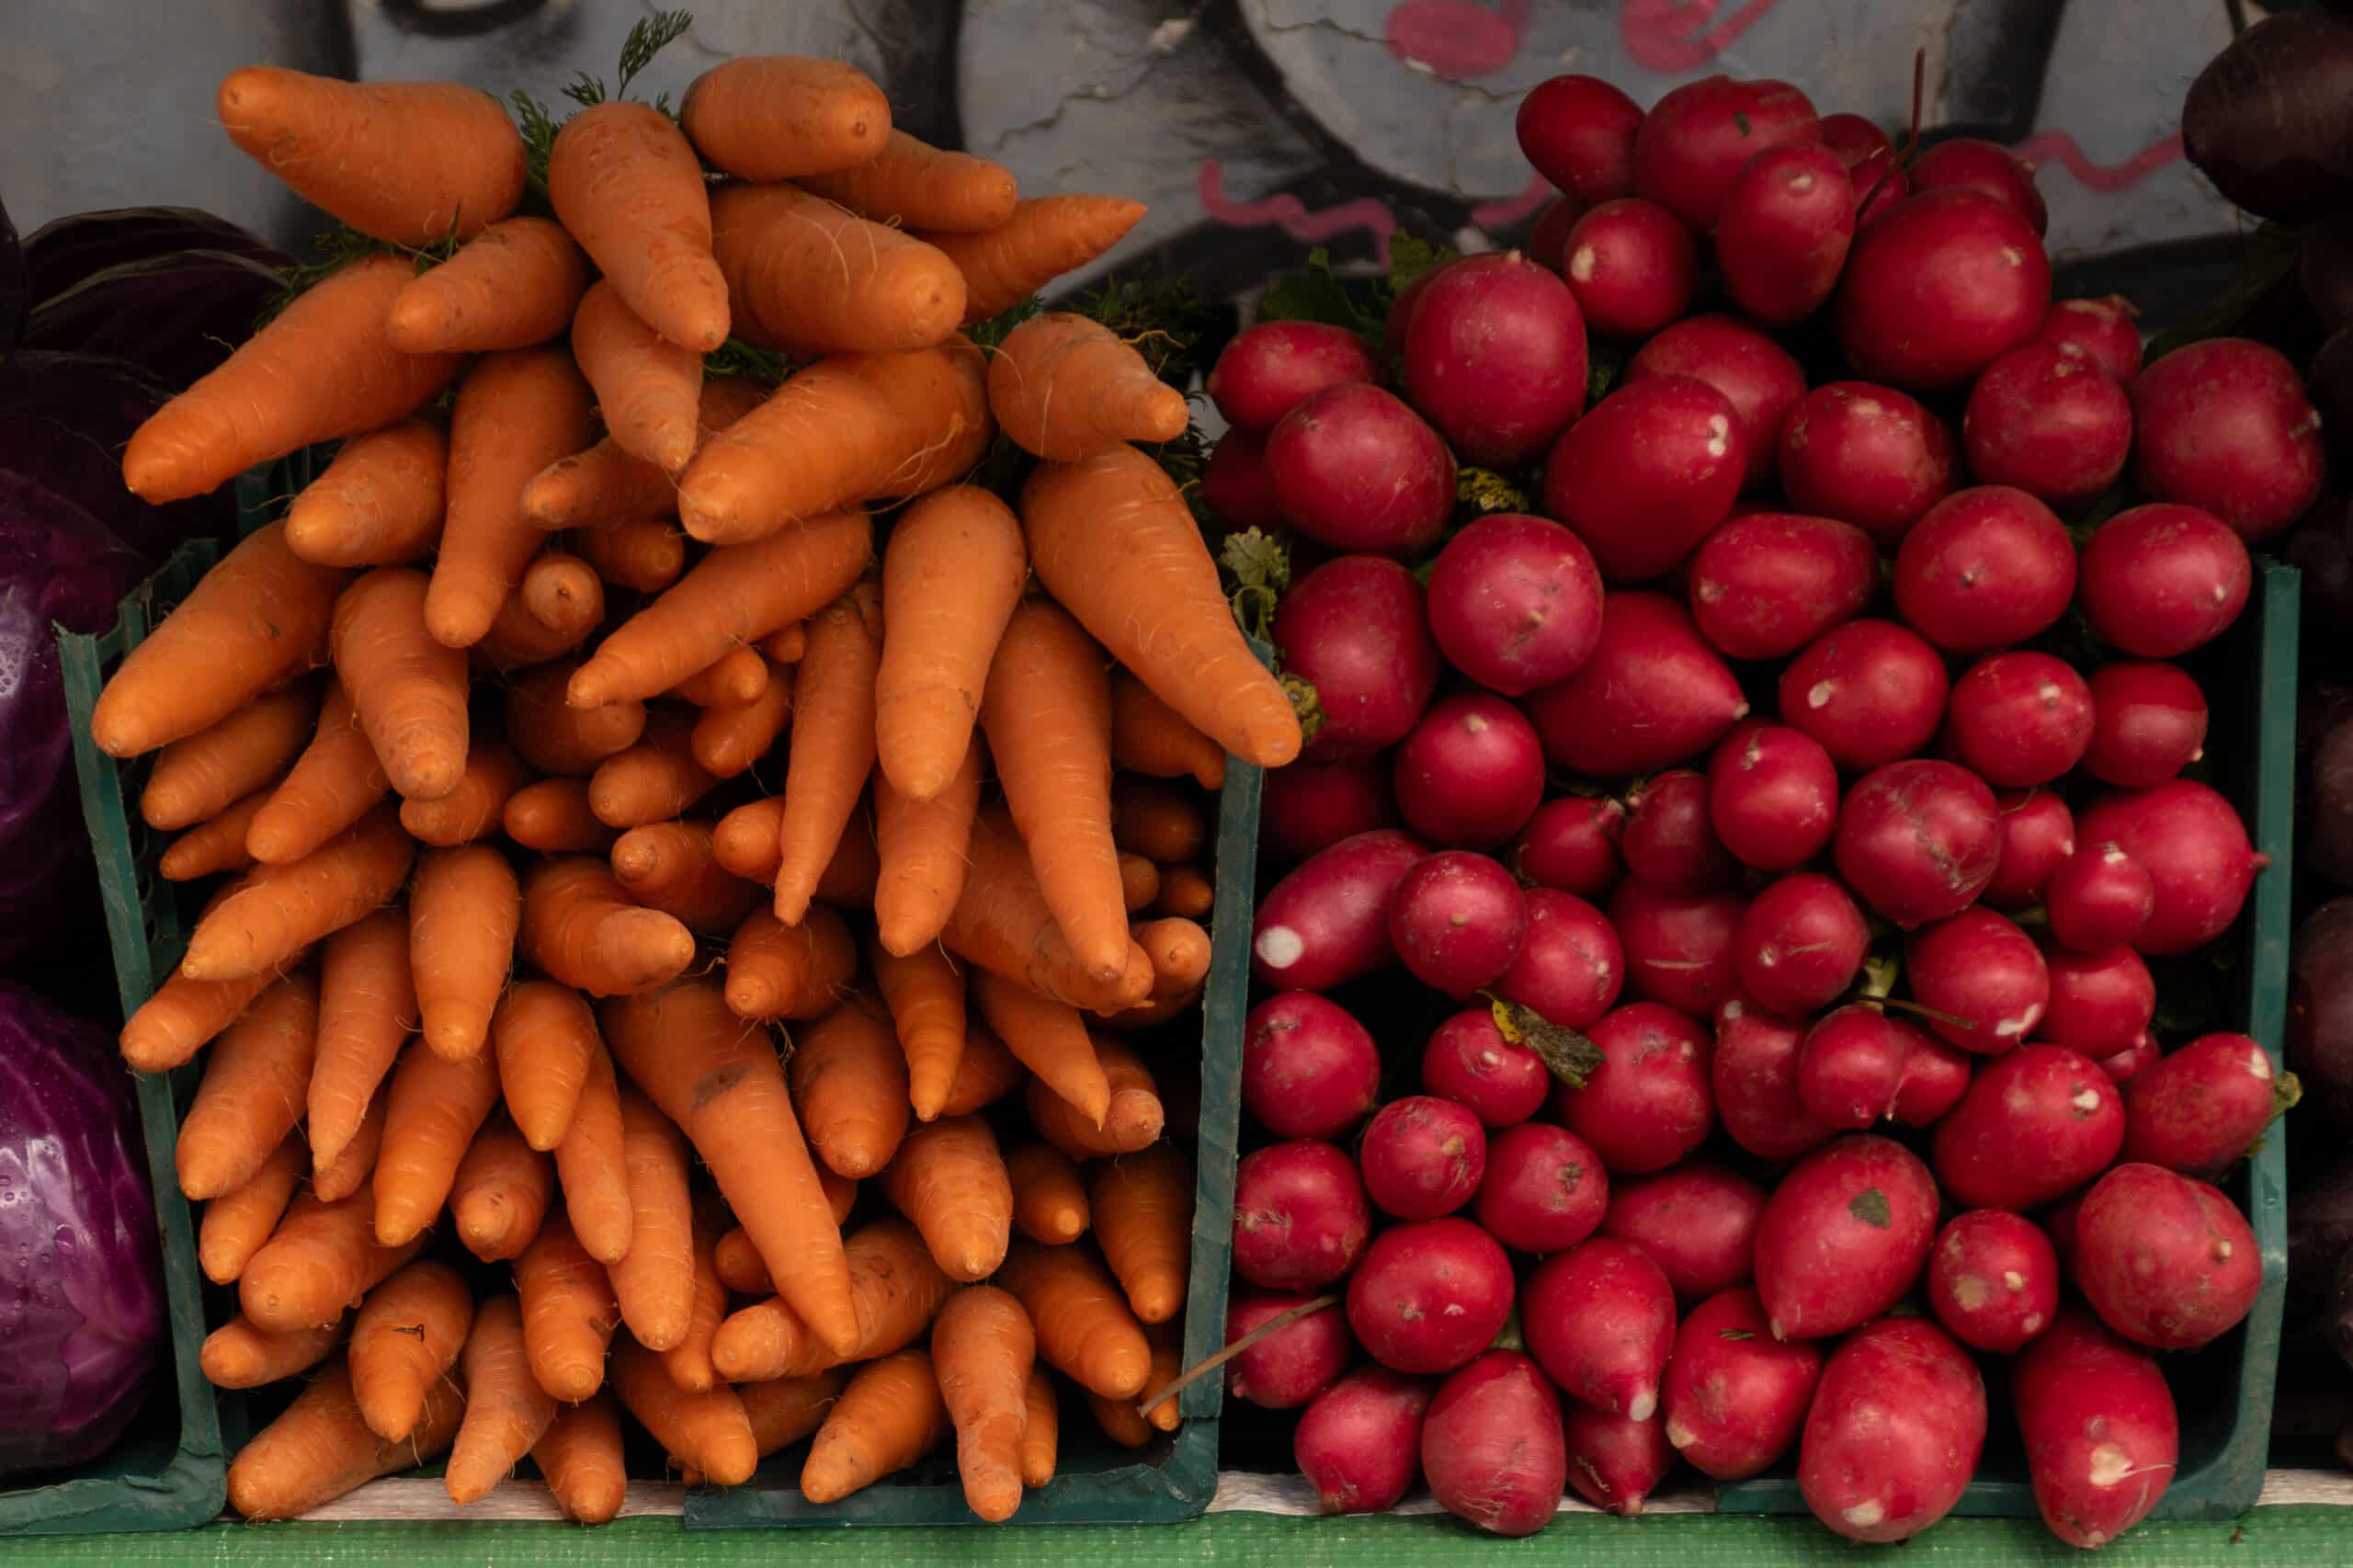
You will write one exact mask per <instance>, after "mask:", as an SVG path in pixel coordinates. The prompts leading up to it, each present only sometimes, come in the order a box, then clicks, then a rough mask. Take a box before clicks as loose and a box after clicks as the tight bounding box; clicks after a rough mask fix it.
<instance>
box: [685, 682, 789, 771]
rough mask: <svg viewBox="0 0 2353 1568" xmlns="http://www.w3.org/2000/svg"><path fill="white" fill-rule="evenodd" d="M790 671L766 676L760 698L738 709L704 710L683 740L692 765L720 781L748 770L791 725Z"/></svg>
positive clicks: (766, 753) (770, 748)
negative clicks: (685, 740)
mask: <svg viewBox="0 0 2353 1568" xmlns="http://www.w3.org/2000/svg"><path fill="white" fill-rule="evenodd" d="M794 668H795V666H793V665H777V666H776V667H775V668H774V669H773V670H771V671H769V672H768V674H767V684H766V685H765V686H764V687H762V689H761V691H760V695H759V696H758V697H757V698H756V699H753V700H752V701H750V702H747V703H745V704H744V705H743V706H742V707H740V708H706V709H704V710H702V712H701V714H700V715H699V717H698V718H697V719H696V720H695V727H694V730H693V732H692V733H689V734H688V737H687V750H688V752H689V753H691V754H692V755H693V756H694V759H695V765H696V766H697V767H700V768H701V769H702V770H703V771H704V772H705V773H709V774H711V775H713V776H714V777H716V778H737V777H740V776H741V775H743V774H745V773H748V772H750V771H751V770H752V767H753V766H754V765H755V764H756V763H757V762H759V761H760V759H761V758H763V757H765V756H767V755H768V753H769V751H770V750H772V749H773V748H774V747H775V745H776V741H777V737H778V736H779V735H781V734H783V733H784V730H785V726H786V725H787V724H790V722H792V691H793V680H794Z"/></svg>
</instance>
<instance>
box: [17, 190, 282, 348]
mask: <svg viewBox="0 0 2353 1568" xmlns="http://www.w3.org/2000/svg"><path fill="white" fill-rule="evenodd" d="M178 251H223V252H226V253H227V254H229V255H231V256H243V257H244V258H245V259H246V260H248V261H257V262H259V263H261V264H262V265H263V266H264V267H273V268H276V267H288V266H290V265H292V263H291V260H290V257H289V256H287V255H286V253H285V252H284V251H281V250H279V249H278V247H277V246H276V245H273V244H270V243H269V242H268V241H267V240H265V239H263V238H262V237H261V236H260V235H259V234H256V233H254V232H253V231H251V230H250V229H244V228H240V227H239V226H237V225H236V224H234V223H232V222H229V220H227V219H226V218H216V217H214V216H213V215H212V214H211V213H210V212H202V211H199V210H197V209H195V208H193V207H115V208H108V209H106V210H101V211H97V212H74V213H70V214H68V215H67V216H65V217H63V218H60V219H57V220H56V221H54V222H48V223H44V224H42V225H41V226H40V228H38V229H35V230H34V231H33V232H32V233H30V234H28V236H26V239H25V264H26V267H27V268H28V271H29V274H30V277H29V279H28V282H29V287H30V289H31V293H32V298H33V300H34V301H35V302H39V301H42V300H46V299H49V298H50V297H51V296H52V295H56V294H62V293H63V292H65V290H68V289H71V288H73V287H74V286H75V285H76V284H78V283H80V282H81V281H82V280H83V279H85V278H89V277H92V276H94V275H96V274H97V273H100V272H105V271H107V270H108V269H109V268H111V267H120V266H122V265H123V264H124V263H126V262H133V261H149V260H153V258H154V257H156V256H170V255H172V254H174V253H176V252H178ZM232 325H233V330H231V331H227V332H223V333H222V336H223V337H226V338H228V339H229V340H230V341H231V342H233V343H242V342H244V340H245V336H246V335H247V334H248V333H250V332H251V331H252V330H253V318H252V317H251V316H247V317H246V318H245V319H244V321H241V322H237V323H233V324H232Z"/></svg>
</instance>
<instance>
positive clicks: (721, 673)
mask: <svg viewBox="0 0 2353 1568" xmlns="http://www.w3.org/2000/svg"><path fill="white" fill-rule="evenodd" d="M767 685H768V662H767V660H766V659H764V658H762V657H760V651H759V650H758V649H757V648H730V649H728V650H727V652H725V653H722V654H721V655H719V657H718V658H716V659H714V660H712V661H711V662H710V664H708V665H704V666H703V667H702V668H700V669H699V670H697V671H696V672H695V673H694V674H692V675H690V676H688V677H687V678H686V679H684V680H682V681H680V682H679V683H678V684H677V685H676V686H675V687H671V688H670V690H669V691H668V692H666V693H665V695H666V696H670V697H675V698H677V699H679V700H681V701H684V702H691V703H693V704H694V705H695V706H696V707H698V708H741V707H743V706H744V704H745V703H747V702H757V701H758V700H759V699H760V693H762V692H763V691H766V690H767Z"/></svg>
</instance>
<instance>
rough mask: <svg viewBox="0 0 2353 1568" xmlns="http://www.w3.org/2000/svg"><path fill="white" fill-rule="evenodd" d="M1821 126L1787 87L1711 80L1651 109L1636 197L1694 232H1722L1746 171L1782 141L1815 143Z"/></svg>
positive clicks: (1641, 137) (1640, 141)
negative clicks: (1719, 227) (1721, 219)
mask: <svg viewBox="0 0 2353 1568" xmlns="http://www.w3.org/2000/svg"><path fill="white" fill-rule="evenodd" d="M1818 124H1819V120H1818V119H1817V117H1816V116H1815V114H1814V112H1813V104H1812V103H1810V102H1808V101H1807V99H1806V96H1805V95H1804V94H1803V93H1802V92H1800V91H1799V90H1798V89H1797V88H1795V87H1793V86H1791V85H1790V84H1789V83H1787V82H1769V81H1762V82H1736V81H1734V80H1733V78H1731V77H1730V76H1721V75H1719V76H1703V77H1701V78H1700V79H1699V81H1696V82H1687V83H1685V84H1684V85H1681V86H1679V87H1677V88H1674V89H1673V90H1671V91H1670V92H1668V93H1667V94H1666V95H1665V97H1662V98H1660V99H1659V100H1658V102H1656V103H1655V104H1653V105H1652V106H1651V111H1650V113H1649V114H1647V115H1645V116H1644V117H1643V122H1642V125H1641V127H1640V128H1639V129H1638V130H1636V131H1635V132H1634V165H1633V168H1634V194H1635V195H1637V196H1643V197H1648V198H1649V199H1651V200H1653V201H1656V202H1659V203H1660V204H1662V205H1663V206H1665V207H1666V208H1667V209H1668V210H1671V211H1673V212H1674V214H1675V215H1676V216H1677V217H1678V218H1680V219H1682V220H1683V222H1685V223H1687V224H1688V225H1689V226H1690V228H1691V231H1692V232H1693V233H1699V234H1705V233H1712V232H1713V231H1714V229H1715V226H1716V214H1717V213H1718V212H1719V211H1720V210H1722V207H1723V203H1724V196H1725V193H1726V192H1727V191H1729V190H1730V189H1731V188H1732V183H1733V177H1734V176H1737V175H1738V174H1739V173H1740V166H1741V165H1743V164H1745V163H1746V162H1747V161H1748V159H1749V156H1750V154H1751V153H1755V152H1756V150H1757V149H1758V148H1760V147H1769V146H1771V145H1773V143H1775V142H1810V141H1812V140H1813V135H1814V131H1815V128H1816V126H1817V125H1818Z"/></svg>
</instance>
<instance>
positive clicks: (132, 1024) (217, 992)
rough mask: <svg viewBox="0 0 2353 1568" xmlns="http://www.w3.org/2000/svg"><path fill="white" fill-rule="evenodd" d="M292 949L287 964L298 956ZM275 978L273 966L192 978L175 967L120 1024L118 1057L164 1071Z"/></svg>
mask: <svg viewBox="0 0 2353 1568" xmlns="http://www.w3.org/2000/svg"><path fill="white" fill-rule="evenodd" d="M300 961H301V954H299V953H298V954H296V955H295V956H294V958H293V959H292V960H289V963H288V967H289V968H291V967H293V965H294V964H295V963H298V962H300ZM277 982H278V972H277V971H275V970H264V971H261V972H260V973H258V974H249V975H245V976H243V977H242V978H240V979H236V980H190V979H189V978H188V976H187V975H185V974H182V973H181V972H180V971H177V970H174V971H172V972H171V973H170V974H168V975H166V976H165V978H164V983H163V984H162V985H161V986H159V987H157V988H156V991H155V994H153V996H150V997H149V998H147V1000H146V1001H144V1002H142V1003H141V1004H140V1006H139V1010H138V1011H137V1012H135V1013H133V1014H131V1017H130V1019H129V1021H128V1022H126V1023H125V1024H124V1025H123V1026H122V1034H121V1036H120V1037H119V1038H120V1041H121V1045H122V1059H123V1061H125V1062H129V1063H130V1064H131V1066H133V1067H136V1068H138V1069H139V1070H140V1071H141V1072H142V1073H167V1072H169V1071H171V1069H173V1068H175V1067H177V1066H179V1065H180V1064H181V1063H182V1062H187V1061H188V1060H189V1059H190V1058H192V1057H194V1056H195V1055H196V1053H197V1051H199V1050H200V1049H202V1048H203V1046H204V1044H205V1042H206V1041H208V1040H211V1039H212V1038H213V1036H215V1035H217V1034H219V1033H220V1032H221V1031H222V1029H224V1028H228V1027H229V1026H230V1025H231V1024H232V1023H234V1022H235V1021H236V1019H237V1018H238V1017H239V1016H240V1015H241V1014H243V1013H244V1010H245V1008H246V1006H248V1005H249V1004H250V1003H251V1002H252V1001H253V999H254V998H255V997H256V996H258V995H260V994H262V993H263V992H264V991H267V989H269V987H270V986H272V985H274V984H276V983H277Z"/></svg>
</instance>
